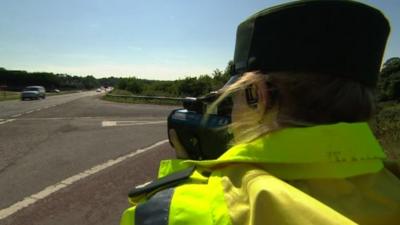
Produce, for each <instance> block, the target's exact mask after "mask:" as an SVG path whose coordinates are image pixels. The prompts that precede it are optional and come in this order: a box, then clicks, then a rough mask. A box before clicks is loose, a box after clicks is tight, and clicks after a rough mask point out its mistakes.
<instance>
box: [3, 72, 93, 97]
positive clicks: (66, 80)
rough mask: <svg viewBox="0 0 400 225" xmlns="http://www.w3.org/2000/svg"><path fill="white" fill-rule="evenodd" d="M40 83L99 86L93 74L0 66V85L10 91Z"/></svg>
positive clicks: (67, 87)
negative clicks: (29, 70) (31, 70)
mask: <svg viewBox="0 0 400 225" xmlns="http://www.w3.org/2000/svg"><path fill="white" fill-rule="evenodd" d="M30 85H40V86H44V87H45V88H46V89H48V90H51V89H62V90H78V89H80V90H82V89H93V88H96V87H99V86H100V80H99V79H96V78H95V77H93V76H85V77H80V76H71V75H68V74H54V73H47V72H34V73H29V72H26V71H19V70H6V69H4V68H0V86H3V87H5V86H6V87H7V90H10V91H20V90H22V89H23V88H24V87H26V86H30Z"/></svg>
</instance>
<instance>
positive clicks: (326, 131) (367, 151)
mask: <svg viewBox="0 0 400 225" xmlns="http://www.w3.org/2000/svg"><path fill="white" fill-rule="evenodd" d="M384 158H385V154H384V153H383V151H382V149H381V147H380V145H379V143H378V142H377V140H376V139H375V137H374V135H373V134H372V132H371V130H370V128H369V126H368V124H367V123H338V124H332V125H320V126H313V127H306V128H286V129H282V130H279V131H276V132H273V133H269V134H266V135H264V136H261V137H259V138H257V139H255V140H253V141H251V142H249V143H244V144H239V145H236V146H234V147H232V148H230V149H229V150H228V151H227V152H225V153H224V154H223V155H222V156H221V157H220V158H218V159H216V160H204V161H186V163H189V164H195V165H198V166H204V167H214V166H218V165H221V164H227V163H252V164H257V165H258V166H261V167H264V168H265V169H267V170H269V171H272V172H274V173H275V174H277V175H279V176H280V177H282V178H286V179H298V178H320V177H349V176H355V175H360V174H365V173H372V172H376V171H378V170H380V169H382V167H383V165H382V162H381V160H382V159H384ZM279 176H278V177H279Z"/></svg>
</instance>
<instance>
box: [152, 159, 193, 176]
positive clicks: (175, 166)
mask: <svg viewBox="0 0 400 225" xmlns="http://www.w3.org/2000/svg"><path fill="white" fill-rule="evenodd" d="M182 162H183V160H182V159H170V160H161V161H160V168H159V169H158V176H157V177H158V178H161V177H165V176H167V175H170V174H172V173H175V172H178V171H181V170H184V169H186V168H188V167H189V166H190V165H188V164H183V163H182Z"/></svg>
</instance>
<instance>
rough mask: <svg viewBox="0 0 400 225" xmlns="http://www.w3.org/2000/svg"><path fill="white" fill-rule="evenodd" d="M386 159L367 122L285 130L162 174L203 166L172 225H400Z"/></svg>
mask: <svg viewBox="0 0 400 225" xmlns="http://www.w3.org/2000/svg"><path fill="white" fill-rule="evenodd" d="M384 158H385V155H384V153H383V151H382V149H381V148H380V146H379V144H378V142H377V141H376V140H375V138H374V136H373V135H372V132H371V131H370V129H369V127H368V125H367V124H366V123H354V124H347V123H340V124H333V125H324V126H315V127H310V128H288V129H284V130H281V131H278V132H275V133H272V134H268V135H265V136H262V137H260V138H258V139H256V140H254V141H252V142H251V143H248V144H242V145H237V146H235V147H233V148H231V149H229V150H228V151H227V152H226V153H225V154H224V155H223V156H221V157H220V158H219V159H217V160H208V161H185V162H184V163H182V162H181V161H175V162H167V161H166V162H164V163H162V166H164V168H161V170H163V172H160V174H161V176H164V175H166V174H170V173H172V172H173V171H174V170H175V169H176V170H180V169H181V168H183V167H185V166H191V165H196V166H197V169H196V171H195V173H194V174H193V175H192V177H191V179H189V180H188V182H187V183H186V184H183V185H180V186H178V187H176V189H175V193H174V195H173V198H172V202H171V208H170V220H169V222H170V225H175V224H179V225H180V224H204V225H209V224H210V225H211V224H221V225H222V224H232V225H239V224H240V225H261V224H263V225H264V224H265V225H272V224H273V225H280V224H299V225H300V224H302V225H303V224H355V223H358V224H367V225H375V224H400V181H399V179H397V178H396V177H395V176H393V174H391V173H390V172H388V171H387V170H385V169H384V168H383V165H382V162H381V160H382V159H384ZM204 171H211V172H212V173H211V176H210V178H209V179H208V181H207V178H205V177H204V176H203V175H202V174H203V172H204ZM132 213H133V214H134V207H132V208H130V209H128V210H127V211H125V213H124V215H123V218H122V220H121V225H128V224H129V225H132V224H134V223H133V219H134V215H131V214H132Z"/></svg>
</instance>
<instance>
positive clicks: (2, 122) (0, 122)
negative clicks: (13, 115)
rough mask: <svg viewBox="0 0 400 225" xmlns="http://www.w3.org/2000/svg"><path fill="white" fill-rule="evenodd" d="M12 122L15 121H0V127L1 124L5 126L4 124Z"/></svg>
mask: <svg viewBox="0 0 400 225" xmlns="http://www.w3.org/2000/svg"><path fill="white" fill-rule="evenodd" d="M14 120H15V119H8V120H2V121H0V125H1V124H5V123H9V122H12V121H14Z"/></svg>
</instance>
